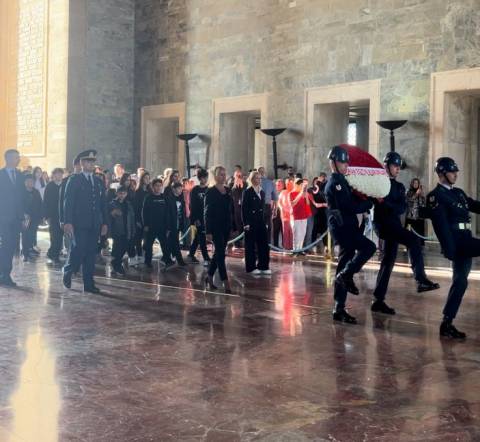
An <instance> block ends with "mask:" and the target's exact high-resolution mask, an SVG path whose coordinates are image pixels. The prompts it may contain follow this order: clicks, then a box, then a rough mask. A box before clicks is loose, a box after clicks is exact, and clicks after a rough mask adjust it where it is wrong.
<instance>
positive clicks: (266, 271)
mask: <svg viewBox="0 0 480 442" xmlns="http://www.w3.org/2000/svg"><path fill="white" fill-rule="evenodd" d="M261 272H262V275H271V274H272V271H271V270H270V269H267V270H262V271H261Z"/></svg>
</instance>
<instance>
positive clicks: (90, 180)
mask: <svg viewBox="0 0 480 442" xmlns="http://www.w3.org/2000/svg"><path fill="white" fill-rule="evenodd" d="M88 181H89V182H90V185H91V186H92V189H93V177H92V175H88Z"/></svg>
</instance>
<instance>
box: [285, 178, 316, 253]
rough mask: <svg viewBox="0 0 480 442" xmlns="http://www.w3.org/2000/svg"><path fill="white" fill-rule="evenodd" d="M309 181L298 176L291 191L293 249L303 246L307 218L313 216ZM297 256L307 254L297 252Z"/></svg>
mask: <svg viewBox="0 0 480 442" xmlns="http://www.w3.org/2000/svg"><path fill="white" fill-rule="evenodd" d="M307 186H308V183H305V182H304V180H303V179H302V178H297V180H296V181H295V187H294V189H293V192H290V195H289V196H290V204H291V206H292V214H293V249H294V250H298V249H301V248H302V247H303V241H304V240H305V235H306V233H307V220H308V218H309V217H310V216H311V214H312V212H311V209H310V200H309V196H308V192H307ZM295 255H296V256H303V255H305V253H304V252H297V253H296V254H295Z"/></svg>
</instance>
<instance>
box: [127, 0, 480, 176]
mask: <svg viewBox="0 0 480 442" xmlns="http://www.w3.org/2000/svg"><path fill="white" fill-rule="evenodd" d="M187 5H188V8H187ZM135 34H136V35H135V36H136V53H135V59H136V66H135V73H136V82H135V100H136V103H135V142H136V144H138V142H139V109H140V107H141V106H143V105H147V104H162V103H168V102H181V101H185V102H186V103H187V131H195V132H199V133H203V134H207V135H209V134H210V133H211V130H212V128H211V122H212V117H211V101H212V99H214V98H218V97H224V96H238V95H245V94H254V93H263V92H270V93H271V99H270V102H269V107H270V110H269V114H270V115H271V120H272V124H273V125H275V126H279V127H281V126H287V127H289V128H291V129H293V131H292V132H291V134H288V133H287V134H285V135H282V137H281V138H279V151H280V162H283V161H285V160H286V161H287V162H289V163H290V164H296V165H297V167H298V168H299V169H304V168H305V164H304V160H303V159H304V158H305V155H304V152H305V150H306V146H305V140H304V139H302V137H299V136H298V133H301V132H303V131H304V130H305V121H304V114H305V110H304V107H305V106H304V94H305V89H306V88H311V87H317V86H324V85H331V84H339V83H346V82H353V81H362V80H368V79H381V81H382V83H381V118H382V119H386V118H402V119H408V120H409V124H408V125H407V126H406V127H405V128H403V129H401V130H400V131H399V132H398V135H397V147H398V151H399V152H400V153H401V154H403V155H404V156H406V159H407V162H408V164H409V165H410V168H409V169H408V172H407V173H406V174H405V176H404V180H405V181H408V180H409V179H410V178H411V177H412V176H413V175H419V176H421V177H422V178H423V179H426V177H427V173H426V168H427V167H429V164H428V163H427V162H428V155H427V154H426V153H427V151H428V121H429V94H430V74H431V73H432V72H435V71H444V70H451V69H457V68H463V67H474V66H480V47H479V46H480V39H479V35H480V0H462V1H460V0H296V1H293V0H265V1H261V2H259V1H253V0H223V1H221V2H219V1H217V0H189V1H188V2H186V1H185V0H173V1H166V0H164V1H159V0H137V2H136V32H135ZM322 149H323V150H324V151H325V153H326V151H327V149H328V146H324V147H322ZM387 149H388V135H387V134H386V133H382V137H381V143H380V153H381V154H383V153H384V152H385V151H386V150H387ZM323 153H324V152H321V153H320V154H321V155H323Z"/></svg>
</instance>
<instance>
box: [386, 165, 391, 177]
mask: <svg viewBox="0 0 480 442" xmlns="http://www.w3.org/2000/svg"><path fill="white" fill-rule="evenodd" d="M386 166H387V174H388V176H389V177H390V178H393V176H392V172H391V171H390V164H388V163H387V164H386Z"/></svg>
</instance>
